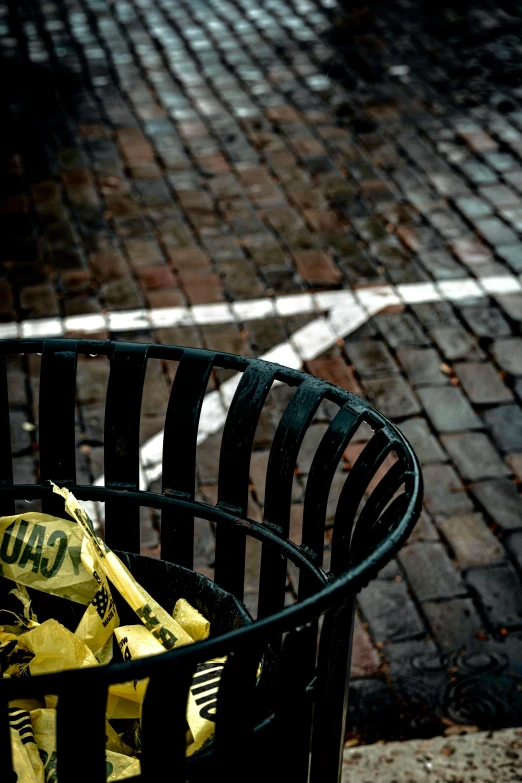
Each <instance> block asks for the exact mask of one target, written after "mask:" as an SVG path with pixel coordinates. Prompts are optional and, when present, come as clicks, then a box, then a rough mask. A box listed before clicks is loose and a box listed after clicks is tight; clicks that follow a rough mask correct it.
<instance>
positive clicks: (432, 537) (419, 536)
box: [407, 508, 439, 544]
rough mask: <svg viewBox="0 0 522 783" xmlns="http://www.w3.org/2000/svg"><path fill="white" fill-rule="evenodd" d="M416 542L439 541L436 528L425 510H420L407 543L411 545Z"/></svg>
mask: <svg viewBox="0 0 522 783" xmlns="http://www.w3.org/2000/svg"><path fill="white" fill-rule="evenodd" d="M416 541H439V534H438V533H437V528H436V527H435V525H434V523H433V521H432V519H431V517H430V515H429V514H428V512H427V511H426V509H425V508H423V509H422V511H421V513H420V517H419V519H418V522H417V523H416V525H415V527H414V528H413V532H412V533H411V535H410V537H409V539H408V542H407V543H408V544H413V543H415V542H416Z"/></svg>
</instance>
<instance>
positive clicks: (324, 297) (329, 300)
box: [313, 291, 355, 311]
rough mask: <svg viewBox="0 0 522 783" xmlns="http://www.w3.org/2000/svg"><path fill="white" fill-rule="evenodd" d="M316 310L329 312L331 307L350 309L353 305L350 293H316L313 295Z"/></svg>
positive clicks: (353, 300)
mask: <svg viewBox="0 0 522 783" xmlns="http://www.w3.org/2000/svg"><path fill="white" fill-rule="evenodd" d="M313 297H314V300H315V304H316V310H318V311H322V310H331V309H332V307H351V306H352V305H353V304H354V303H355V296H354V295H353V293H352V291H318V292H317V293H315V294H313Z"/></svg>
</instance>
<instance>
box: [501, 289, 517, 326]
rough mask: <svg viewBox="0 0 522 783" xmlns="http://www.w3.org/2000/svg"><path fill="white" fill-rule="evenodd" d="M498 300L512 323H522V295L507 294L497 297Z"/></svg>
mask: <svg viewBox="0 0 522 783" xmlns="http://www.w3.org/2000/svg"><path fill="white" fill-rule="evenodd" d="M496 300H497V302H498V304H499V305H500V307H501V308H502V310H503V311H504V313H505V315H507V317H508V319H509V320H510V321H514V322H515V323H522V295H520V294H506V295H504V296H497V297H496Z"/></svg>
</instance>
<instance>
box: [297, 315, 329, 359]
mask: <svg viewBox="0 0 522 783" xmlns="http://www.w3.org/2000/svg"><path fill="white" fill-rule="evenodd" d="M290 342H291V343H292V345H293V346H294V348H295V350H296V351H297V353H298V354H299V356H300V357H301V359H302V360H303V361H304V362H307V361H308V360H309V359H315V357H316V356H317V355H318V354H319V353H323V351H326V350H328V348H330V347H331V346H332V345H335V343H336V342H337V334H336V332H335V330H334V329H332V326H331V324H329V323H328V321H327V320H326V318H322V317H321V318H316V319H315V320H314V321H311V322H310V323H309V324H306V326H303V327H302V328H301V329H298V330H297V332H294V334H293V335H292V337H291V338H290Z"/></svg>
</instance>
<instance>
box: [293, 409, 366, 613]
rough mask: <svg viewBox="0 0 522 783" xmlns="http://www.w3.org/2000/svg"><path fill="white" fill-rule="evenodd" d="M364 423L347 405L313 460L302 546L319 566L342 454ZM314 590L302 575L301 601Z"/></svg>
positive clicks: (300, 581) (307, 578) (326, 434)
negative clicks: (334, 484) (331, 498)
mask: <svg viewBox="0 0 522 783" xmlns="http://www.w3.org/2000/svg"><path fill="white" fill-rule="evenodd" d="M360 422H361V415H360V413H358V412H355V411H353V410H352V409H351V408H350V407H349V404H348V403H347V404H346V405H345V406H344V407H343V408H341V410H340V411H338V413H337V414H336V416H335V417H334V419H333V421H332V423H331V424H330V426H329V427H328V429H327V431H326V432H325V434H324V436H323V438H322V439H321V442H320V443H319V446H318V447H317V451H316V453H315V455H314V459H313V461H312V466H311V468H310V473H309V474H308V481H307V483H306V492H305V502H304V509H303V535H302V540H301V543H302V545H303V546H306V547H307V549H309V550H310V551H312V552H314V553H315V555H316V558H317V563H318V564H319V565H320V564H321V563H322V559H323V548H324V529H325V523H326V509H327V506H328V496H329V494H330V487H331V484H332V480H333V477H334V475H335V471H336V470H337V468H338V465H339V462H340V460H341V457H342V455H343V452H344V450H345V448H346V446H347V444H348V443H349V441H350V439H351V437H352V436H353V434H354V432H355V431H356V430H357V427H358V426H359V424H360ZM313 590H314V587H313V585H312V582H311V580H310V578H309V577H308V575H307V573H306V572H305V571H302V572H301V573H300V575H299V600H303V599H304V598H307V597H308V596H309V595H311V593H312V591H313Z"/></svg>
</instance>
